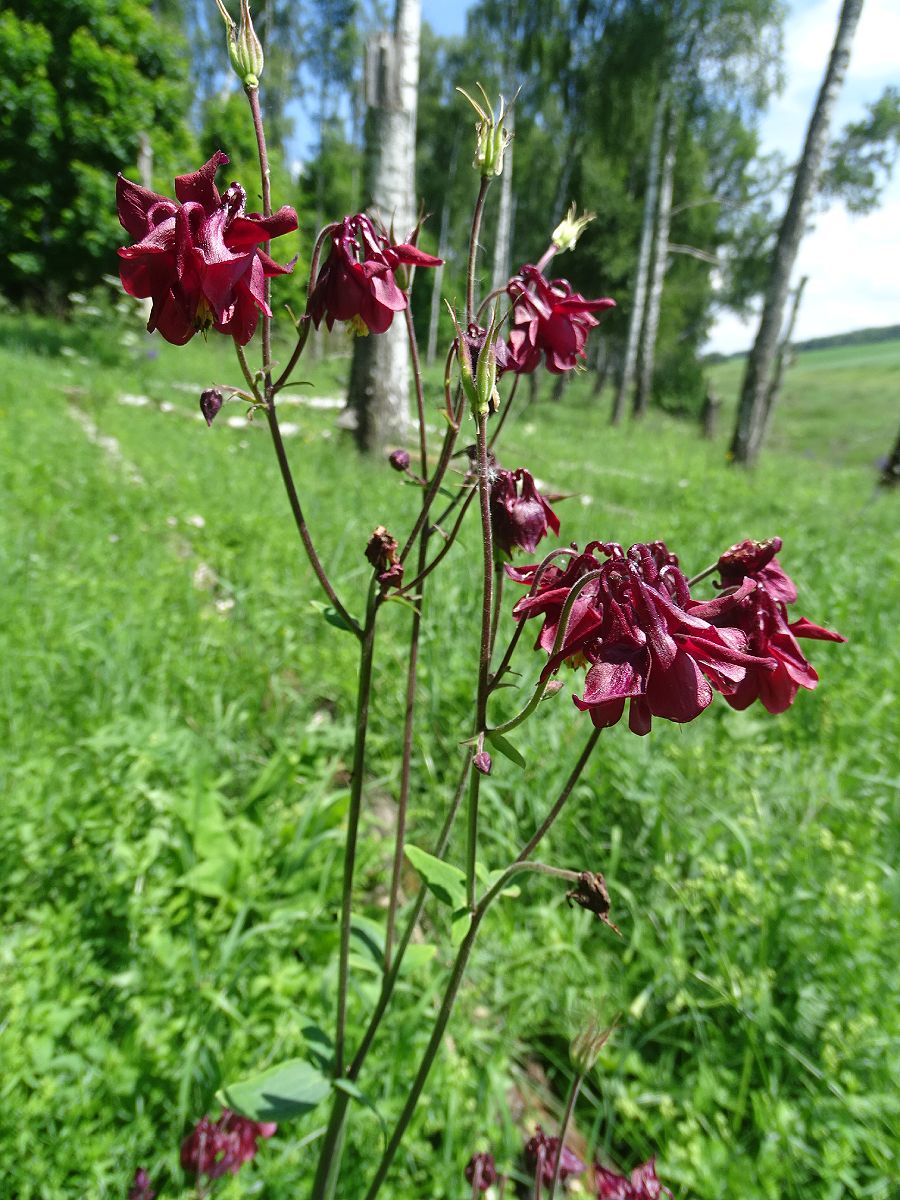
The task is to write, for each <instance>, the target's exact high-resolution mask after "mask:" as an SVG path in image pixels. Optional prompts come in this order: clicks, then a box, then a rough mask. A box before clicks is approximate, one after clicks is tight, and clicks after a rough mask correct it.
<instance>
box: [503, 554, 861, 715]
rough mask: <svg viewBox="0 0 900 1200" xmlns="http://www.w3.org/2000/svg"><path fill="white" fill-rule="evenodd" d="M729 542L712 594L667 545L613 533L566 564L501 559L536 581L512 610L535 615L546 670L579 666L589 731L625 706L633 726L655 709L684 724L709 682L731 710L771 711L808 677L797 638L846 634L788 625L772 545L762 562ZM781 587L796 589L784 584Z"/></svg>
mask: <svg viewBox="0 0 900 1200" xmlns="http://www.w3.org/2000/svg"><path fill="white" fill-rule="evenodd" d="M774 540H775V541H777V543H778V547H780V545H781V542H780V539H774ZM754 544H755V543H754ZM737 549H738V548H735V550H734V551H731V552H729V555H730V557H729V555H725V556H723V559H724V560H725V570H724V572H723V579H722V582H723V585H725V586H724V589H723V591H722V592H721V594H720V595H719V596H718V597H717V598H716V599H714V600H706V601H701V600H695V599H694V598H693V597H692V596H691V593H690V588H689V586H688V581H687V579H686V577H685V575H684V574H683V572H682V571H681V570H680V568H679V566H678V559H677V557H676V556H675V555H674V554H672V553H671V552H670V551H669V549H668V547H667V546H666V545H665V543H664V542H652V543H650V544H643V543H639V544H637V545H634V546H631V547H630V549H629V550H628V551H627V552H625V551H624V550H623V549H622V547H621V546H620V545H618V544H617V543H615V542H591V543H590V544H589V545H588V546H587V547H586V548H585V550H584V551H583V552H582V553H580V554H575V555H574V557H572V558H571V560H570V561H569V562H568V564H567V565H566V566H564V567H558V566H555V565H550V566H548V567H547V568H546V569H544V570H543V571H542V572H541V573H540V574H538V572H539V568H538V566H536V565H535V566H529V567H524V568H519V569H516V568H513V567H507V572H508V574H509V575H510V576H511V577H512V578H513V579H515V580H517V581H518V582H520V583H525V584H529V585H534V584H535V583H536V586H532V591H531V593H530V594H529V595H528V596H525V597H523V598H522V599H520V600H519V601H518V602H517V604H516V606H515V608H514V609H513V615H514V616H515V618H516V619H517V620H520V621H521V620H527V619H529V618H531V617H542V618H543V624H542V626H541V630H540V633H539V635H538V639H537V646H538V647H539V648H541V649H543V650H545V651H546V652H547V653H548V654H549V655H550V660H549V662H548V663H547V666H546V667H545V669H544V673H543V675H544V678H547V677H549V676H550V675H551V674H553V673H554V672H555V671H556V670H557V669H558V668H559V667H560V666H561V665H562V664H563V663H564V662H569V663H571V664H572V665H576V666H578V665H586V666H587V667H588V671H587V675H586V677H585V682H584V690H583V692H582V694H581V695H580V696H575V697H573V699H574V701H575V704H576V705H577V707H578V708H580V709H582V710H584V711H587V712H589V713H590V716H591V720H592V721H593V723H594V725H595V726H596V727H597V728H598V729H603V728H606V727H607V726H610V725H615V724H616V723H617V722H618V721H619V720H620V719H621V717H622V715H623V713H624V711H625V705H626V703H627V704H628V710H629V712H628V723H629V726H630V728H631V730H632V731H633V732H634V733H638V734H646V733H649V732H650V727H651V723H652V718H653V717H662V718H665V719H666V720H669V721H676V722H679V723H684V722H687V721H692V720H694V718H695V717H697V716H699V715H700V713H701V712H703V711H704V709H706V708H707V707H708V706H709V704H710V702H711V701H712V698H713V692H714V691H716V692H720V693H721V694H722V695H724V696H725V698H726V700H728V701H729V703H731V704H733V705H734V707H736V708H745V707H746V706H747V705H748V704H750V703H751V702H752V700H754V699H756V697H757V696H760V697H761V698H763V702H764V703H765V704H766V707H767V708H769V710H770V711H772V712H780V711H782V710H783V708H786V707H787V706H788V705H789V704H790V703H791V702H792V700H793V698H794V696H795V695H796V691H797V686H798V685H802V686H804V687H814V686H815V679H816V676H815V672H814V671H813V670H812V668H811V667H810V666H809V664H808V663H807V662H806V660H805V659H804V658H803V657H802V655H801V654H800V652H799V650H798V649H797V643H796V636H801V637H803V636H805V637H820V638H822V637H824V638H830V639H831V640H836V641H841V640H843V639H842V638H841V637H840V635H839V634H832V633H830V632H829V631H828V630H823V629H820V628H819V626H815V625H810V623H809V622H806V621H805V620H802V619H801V621H798V622H795V623H794V624H793V625H792V626H788V625H787V623H786V618H785V615H784V601H783V600H782V599H780V598H779V597H780V596H783V595H785V594H786V591H785V583H784V582H783V581H786V580H787V576H784V575H783V572H780V568H777V566H776V567H772V566H771V565H770V564H771V562H772V558H773V555H774V551H773V552H772V554H770V555H769V556H768V558H766V559H765V561H764V562H763V563H762V565H760V560H759V558H758V557H755V558H751V559H750V560H748V561H745V560H744V559H743V558H741V557H740V555H738V554H737ZM767 565H769V572H768V575H765V574H764V569H765V567H766V566H767ZM754 570H755V571H758V572H763V574H762V575H761V576H760V578H755V577H754V574H753V572H754ZM788 582H789V581H788ZM772 589H774V590H772ZM790 591H791V592H792V594H793V595H794V596H796V592H795V591H794V590H793V586H792V585H791V588H790ZM564 615H565V624H563V618H564Z"/></svg>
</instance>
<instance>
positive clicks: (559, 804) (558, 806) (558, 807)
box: [516, 729, 602, 863]
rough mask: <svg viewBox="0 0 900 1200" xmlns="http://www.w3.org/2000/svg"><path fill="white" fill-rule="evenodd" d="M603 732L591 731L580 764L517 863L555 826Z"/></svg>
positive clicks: (572, 772)
mask: <svg viewBox="0 0 900 1200" xmlns="http://www.w3.org/2000/svg"><path fill="white" fill-rule="evenodd" d="M601 732H602V731H601V730H599V729H593V730H591V735H590V737H589V738H588V740H587V742H586V744H585V747H584V749H583V750H582V752H581V755H580V757H579V759H578V762H577V763H576V764H575V766H574V767H573V768H572V771H571V774H570V775H569V778H568V779H567V780H566V782H565V784H564V785H563V789H562V791H561V792H560V793H559V795H558V796H557V798H556V800H555V801H554V802H553V806H552V808H551V809H550V811H549V812H548V813H547V815H546V817H545V818H544V820H543V821H542V822H541V823H540V825H539V826H538V827H537V829H536V830H535V831H534V833H533V834H532V836H531V837H530V838H529V839H528V841H527V842H526V843H525V845H524V846H523V847H522V849H521V850H520V851H519V855H518V858H517V859H516V862H517V863H521V862H524V861H525V860H526V859H527V858H528V857H529V856H530V855H531V854H533V853H534V851H535V850H536V849H537V847H538V845H539V843H540V842H542V841H543V839H544V836H545V835H546V833H547V831H548V830H549V828H550V826H551V825H552V824H553V822H554V821H555V820H556V818H557V817H558V816H559V814H560V813H561V812H562V810H563V806H564V805H565V803H566V801H567V800H568V799H569V797H570V796H571V794H572V789H573V788H574V787H575V784H576V783H577V782H578V780H579V778H580V776H581V772H582V771H583V770H584V768H585V765H586V764H587V760H588V759H589V758H590V757H591V751H592V750H593V749H594V747H595V746H596V745H597V739H598V738H599V736H600V734H601Z"/></svg>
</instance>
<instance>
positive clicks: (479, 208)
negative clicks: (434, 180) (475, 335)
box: [466, 175, 491, 325]
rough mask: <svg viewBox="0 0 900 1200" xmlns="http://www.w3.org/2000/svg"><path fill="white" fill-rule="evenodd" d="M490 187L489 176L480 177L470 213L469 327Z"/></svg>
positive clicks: (473, 313)
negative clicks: (480, 235)
mask: <svg viewBox="0 0 900 1200" xmlns="http://www.w3.org/2000/svg"><path fill="white" fill-rule="evenodd" d="M490 185H491V179H490V176H485V175H482V176H481V186H480V187H479V189H478V198H477V200H476V201H475V210H474V212H473V213H472V233H471V236H470V238H469V262H468V266H467V268H466V324H467V325H470V324H471V323H472V321H474V319H475V264H476V260H477V258H478V237H479V234H480V233H481V217H482V214H483V213H484V201H485V197H486V196H487V191H488V188H489V187H490Z"/></svg>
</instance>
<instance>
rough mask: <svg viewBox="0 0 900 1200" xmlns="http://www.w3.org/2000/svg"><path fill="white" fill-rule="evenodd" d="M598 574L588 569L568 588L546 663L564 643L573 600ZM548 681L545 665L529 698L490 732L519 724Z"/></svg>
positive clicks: (531, 708) (534, 703)
mask: <svg viewBox="0 0 900 1200" xmlns="http://www.w3.org/2000/svg"><path fill="white" fill-rule="evenodd" d="M600 574H601V572H600V571H588V573H587V575H582V577H581V578H580V579H579V580H578V581H577V583H574V584H573V585H572V587H571V588H570V589H569V594H568V596H567V597H566V601H565V604H564V605H563V608H562V613H561V614H560V618H559V628H558V629H557V631H556V638H555V640H554V642H553V649H552V650H551V651H550V658H549V659H548V664H550V663H552V661H553V659H555V658H556V656H557V655H558V654H559V652H560V651H561V650H562V648H563V646H564V645H565V641H566V634H567V633H568V632H569V622H570V621H571V619H572V609H573V608H574V605H575V601H576V600H577V599H578V596H579V593H580V592H582V591H583V590H584V589H585V588H586V587H587V585H588V584H589V583H593V581H594V580H595V579H598V578H599V577H600ZM549 682H550V675H549V673H548V672H547V668H546V667H545V668H544V671H543V673H542V674H541V676H540V678H539V679H538V681H537V684H536V685H535V689H534V691H533V692H532V694H531V699H530V700H529V701H528V703H527V704H526V705H525V707H524V708H522V709H520V710H519V711H518V712H517V713H516V715H515V716H514V717H510V719H509V720H508V721H504V722H503V724H502V725H496V726H495V727H494V728H493V729H491V731H490V732H491V733H508V732H509V731H510V730H511V729H515V728H516V726H517V725H521V724H522V722H523V721H524V720H526V718H528V717H530V716H531V714H532V713H533V712H534V710H535V709H536V708H537V706H538V705H539V704H540V702H541V701H542V700H543V698H544V693H545V692H546V690H547V684H548V683H549Z"/></svg>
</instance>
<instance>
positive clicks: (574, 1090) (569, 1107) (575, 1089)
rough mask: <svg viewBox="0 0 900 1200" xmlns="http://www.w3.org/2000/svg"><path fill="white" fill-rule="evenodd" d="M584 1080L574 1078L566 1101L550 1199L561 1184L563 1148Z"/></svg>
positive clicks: (581, 1077) (581, 1076)
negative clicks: (560, 1173)
mask: <svg viewBox="0 0 900 1200" xmlns="http://www.w3.org/2000/svg"><path fill="white" fill-rule="evenodd" d="M583 1082H584V1076H583V1075H581V1074H579V1075H576V1076H575V1078H574V1079H573V1080H572V1086H571V1088H570V1089H569V1099H568V1101H567V1102H566V1111H565V1112H564V1113H563V1119H562V1124H561V1125H560V1127H559V1147H558V1149H557V1151H556V1165H555V1166H554V1168H553V1182H552V1183H551V1184H550V1200H554V1197H555V1196H556V1189H557V1187H558V1185H559V1172H560V1168H561V1167H562V1159H563V1149H564V1147H565V1144H566V1134H567V1133H568V1131H569V1122H570V1121H571V1120H572V1113H573V1111H574V1109H575V1101H576V1100H577V1099H578V1093H579V1092H580V1091H581V1085H582V1083H583Z"/></svg>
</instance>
